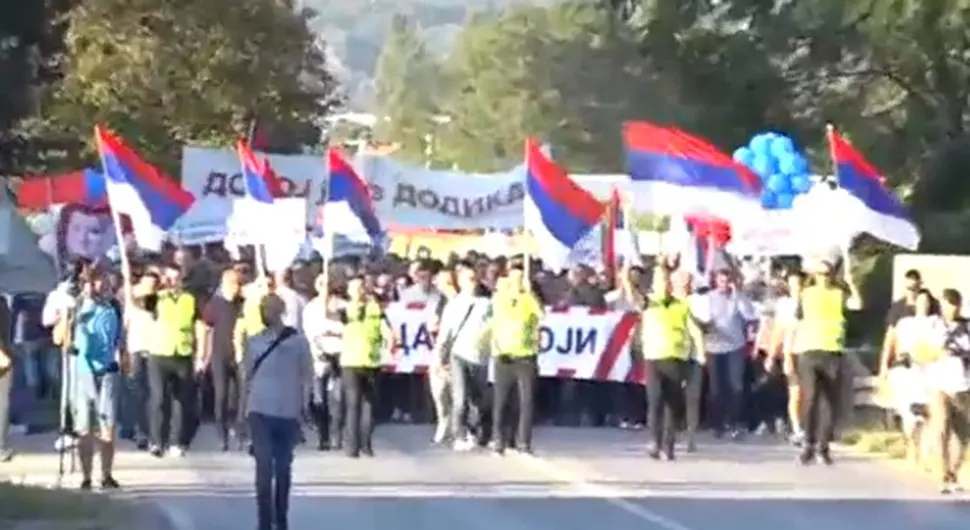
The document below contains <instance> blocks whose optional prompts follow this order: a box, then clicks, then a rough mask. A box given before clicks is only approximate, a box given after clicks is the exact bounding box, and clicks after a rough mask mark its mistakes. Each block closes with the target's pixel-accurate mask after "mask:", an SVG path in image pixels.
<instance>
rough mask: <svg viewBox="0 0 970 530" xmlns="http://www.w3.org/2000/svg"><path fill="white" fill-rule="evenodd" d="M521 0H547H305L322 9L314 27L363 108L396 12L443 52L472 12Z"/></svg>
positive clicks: (534, 0)
mask: <svg viewBox="0 0 970 530" xmlns="http://www.w3.org/2000/svg"><path fill="white" fill-rule="evenodd" d="M517 3H533V4H534V3H542V0H303V6H305V7H309V8H311V9H313V10H314V11H316V12H317V14H318V16H317V17H316V19H314V20H313V26H314V28H315V29H316V30H317V31H318V32H319V33H320V35H321V37H322V38H323V39H324V40H325V41H326V42H327V44H328V46H330V48H331V51H332V53H333V56H334V62H335V63H336V64H337V70H338V71H339V73H340V76H341V79H342V80H343V82H344V83H345V84H346V86H347V90H348V93H349V95H350V97H351V105H352V106H354V107H357V108H361V107H366V106H367V104H368V103H369V99H370V97H371V94H372V86H373V84H372V81H371V80H372V75H373V72H374V66H375V64H376V62H377V57H378V54H380V51H381V45H382V43H383V41H384V35H385V33H386V30H387V28H388V25H389V24H390V22H391V19H392V17H394V15H396V14H403V15H407V16H410V17H412V18H413V19H414V20H416V21H417V22H418V24H419V26H420V27H421V29H422V31H423V33H424V34H425V36H426V37H427V39H428V43H429V46H430V47H431V49H432V50H434V51H435V53H438V54H440V55H442V56H443V55H446V54H447V53H448V50H449V47H450V45H451V42H452V40H453V39H454V37H455V35H456V34H457V32H458V31H460V29H461V27H462V24H463V23H464V21H465V20H466V19H467V17H468V16H469V15H470V14H471V13H483V12H484V13H500V12H501V11H502V10H504V9H506V8H508V7H509V6H511V5H514V4H517Z"/></svg>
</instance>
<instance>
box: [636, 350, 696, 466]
mask: <svg viewBox="0 0 970 530" xmlns="http://www.w3.org/2000/svg"><path fill="white" fill-rule="evenodd" d="M646 365H647V425H648V426H649V428H650V435H651V438H653V444H654V447H655V448H656V449H663V450H665V451H667V452H670V453H673V450H674V443H675V442H676V440H677V423H678V419H679V418H680V417H681V416H682V415H683V411H684V408H685V394H686V393H685V389H684V386H685V384H686V382H687V378H688V375H689V372H690V368H691V366H690V363H689V362H688V361H684V360H680V359H652V360H648V361H646Z"/></svg>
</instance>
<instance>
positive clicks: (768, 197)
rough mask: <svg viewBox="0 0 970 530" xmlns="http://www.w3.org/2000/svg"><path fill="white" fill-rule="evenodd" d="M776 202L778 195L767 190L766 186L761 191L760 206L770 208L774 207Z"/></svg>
mask: <svg viewBox="0 0 970 530" xmlns="http://www.w3.org/2000/svg"><path fill="white" fill-rule="evenodd" d="M777 204H778V197H777V196H776V195H775V192H773V191H771V190H769V189H768V188H765V189H764V190H762V191H761V206H764V207H765V208H767V209H769V210H771V209H774V208H775V207H776V205H777Z"/></svg>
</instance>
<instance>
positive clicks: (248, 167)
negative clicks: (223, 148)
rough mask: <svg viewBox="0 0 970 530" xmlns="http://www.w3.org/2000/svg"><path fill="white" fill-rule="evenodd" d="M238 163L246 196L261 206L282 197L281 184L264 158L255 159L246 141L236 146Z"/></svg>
mask: <svg viewBox="0 0 970 530" xmlns="http://www.w3.org/2000/svg"><path fill="white" fill-rule="evenodd" d="M236 153H238V154H239V163H240V165H241V166H242V176H243V185H244V186H245V188H246V195H247V196H249V197H251V198H252V199H253V200H255V201H257V202H261V203H263V204H273V199H276V198H279V197H283V196H284V193H283V183H282V181H281V180H280V178H279V177H278V176H277V175H276V173H274V172H273V169H272V168H271V167H270V166H269V162H268V161H267V160H266V159H265V158H257V157H256V153H253V150H252V149H251V148H250V147H249V143H248V142H246V140H239V142H238V143H237V144H236Z"/></svg>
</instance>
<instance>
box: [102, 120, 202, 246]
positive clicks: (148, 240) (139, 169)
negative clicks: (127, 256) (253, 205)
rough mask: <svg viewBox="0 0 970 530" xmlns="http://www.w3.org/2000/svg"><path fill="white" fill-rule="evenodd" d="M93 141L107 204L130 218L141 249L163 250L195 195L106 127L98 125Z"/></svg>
mask: <svg viewBox="0 0 970 530" xmlns="http://www.w3.org/2000/svg"><path fill="white" fill-rule="evenodd" d="M94 138H95V141H96V142H97V145H98V154H100V155H101V164H102V166H103V167H104V179H105V192H106V195H107V197H108V203H109V204H110V205H111V208H112V209H113V210H114V211H115V212H116V213H117V214H118V215H127V216H128V217H129V218H130V219H131V228H132V232H133V234H134V236H135V241H136V242H137V243H138V246H139V247H141V248H144V249H146V250H155V251H158V250H161V247H162V242H163V241H164V238H165V232H166V231H167V230H168V229H169V228H171V227H172V225H174V224H175V221H177V220H178V218H179V217H181V216H182V214H184V213H185V212H187V211H188V210H189V208H191V207H192V204H194V203H195V196H194V195H192V194H191V193H189V192H188V191H186V190H184V189H182V187H181V186H180V185H178V184H177V183H176V182H175V180H174V179H172V178H171V177H169V176H168V175H166V174H164V173H162V172H161V171H160V170H158V169H157V168H155V167H154V166H152V165H151V164H149V163H147V162H145V161H144V160H142V159H141V158H140V157H139V156H138V155H137V154H136V153H135V151H134V150H132V149H131V148H130V147H128V146H127V145H126V144H125V143H124V141H122V140H121V138H119V137H118V136H115V135H114V134H112V133H111V132H109V131H108V130H107V129H106V128H104V127H103V126H101V125H98V126H95V128H94Z"/></svg>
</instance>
